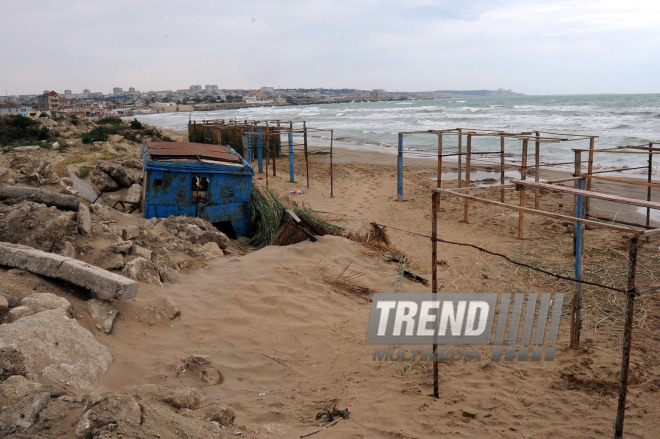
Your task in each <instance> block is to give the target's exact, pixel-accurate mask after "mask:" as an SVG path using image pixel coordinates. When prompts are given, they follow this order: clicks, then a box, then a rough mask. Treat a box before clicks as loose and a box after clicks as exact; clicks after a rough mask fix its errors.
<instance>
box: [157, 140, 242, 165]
mask: <svg viewBox="0 0 660 439" xmlns="http://www.w3.org/2000/svg"><path fill="white" fill-rule="evenodd" d="M146 153H147V157H148V159H149V160H155V161H160V160H172V159H179V160H186V159H188V160H199V161H204V160H212V161H214V162H226V163H239V164H240V163H243V158H242V157H241V156H240V155H238V154H236V153H235V152H233V151H232V149H231V148H230V147H228V146H221V145H209V144H205V143H191V142H148V143H147V144H146Z"/></svg>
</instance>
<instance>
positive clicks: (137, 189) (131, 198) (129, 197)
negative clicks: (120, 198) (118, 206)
mask: <svg viewBox="0 0 660 439" xmlns="http://www.w3.org/2000/svg"><path fill="white" fill-rule="evenodd" d="M141 199H142V186H140V185H139V184H137V183H134V184H132V185H131V187H129V188H128V191H127V192H126V197H125V198H124V201H128V202H129V203H139V202H140V200H141Z"/></svg>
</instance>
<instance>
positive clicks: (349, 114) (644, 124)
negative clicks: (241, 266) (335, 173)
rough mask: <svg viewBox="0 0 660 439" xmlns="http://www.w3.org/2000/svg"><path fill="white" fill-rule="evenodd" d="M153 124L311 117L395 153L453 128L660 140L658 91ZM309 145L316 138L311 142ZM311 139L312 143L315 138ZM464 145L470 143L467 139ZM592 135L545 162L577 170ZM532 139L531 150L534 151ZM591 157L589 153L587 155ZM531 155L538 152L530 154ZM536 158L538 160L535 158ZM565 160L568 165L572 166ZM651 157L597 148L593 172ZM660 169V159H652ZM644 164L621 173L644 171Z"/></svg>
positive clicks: (606, 143)
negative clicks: (577, 155)
mask: <svg viewBox="0 0 660 439" xmlns="http://www.w3.org/2000/svg"><path fill="white" fill-rule="evenodd" d="M137 119H138V120H140V121H141V122H145V123H148V124H150V125H153V126H156V127H160V128H169V129H186V127H187V124H188V122H189V121H190V120H194V121H197V122H203V121H205V120H217V119H225V120H227V119H235V120H238V121H243V120H281V121H294V122H296V121H303V120H304V121H306V124H307V127H313V128H320V129H327V130H333V139H334V145H335V146H342V147H348V148H353V149H363V150H364V149H366V150H380V151H385V152H391V153H393V154H394V153H396V150H397V143H398V133H399V132H409V131H426V130H438V129H451V128H467V129H483V130H498V131H499V130H501V131H506V132H529V131H542V132H553V133H573V134H580V135H585V136H598V138H597V140H596V148H610V147H616V146H618V145H640V144H648V143H649V142H660V94H630V95H620V94H616V95H615V94H606V95H573V96H514V97H466V98H444V99H430V100H429V99H426V100H408V101H381V102H350V103H338V104H313V105H299V106H264V107H251V108H242V109H238V110H222V111H204V112H191V113H188V112H186V113H159V114H151V115H139V116H137ZM310 135H311V136H312V137H316V142H317V143H319V144H325V145H327V144H329V131H316V132H314V133H311V134H310ZM310 142H312V141H310ZM506 142H507V143H506V151H507V161H509V162H510V163H515V161H516V157H519V154H520V150H521V148H520V144H521V141H520V140H517V139H510V140H507V141H506ZM312 143H313V142H312ZM463 145H465V140H464V141H463ZM499 145H500V140H499V138H497V137H488V138H483V137H482V138H473V150H474V151H481V152H490V151H493V152H499ZM403 146H404V151H405V153H404V156H407V157H413V156H417V157H420V156H429V157H431V156H434V155H436V154H437V137H436V136H432V135H405V136H404V138H403ZM456 146H457V139H456V137H455V136H447V137H445V138H444V147H445V152H447V153H451V152H452V151H456ZM588 147H589V140H588V139H587V140H576V141H569V142H560V143H544V144H543V145H542V148H541V153H540V158H541V162H542V163H543V164H545V165H546V166H548V167H550V166H551V165H550V164H552V163H565V164H564V165H559V166H554V167H555V168H566V169H573V165H571V164H570V163H572V162H573V160H574V152H573V151H572V149H573V148H588ZM533 150H534V147H533V144H531V145H530V154H533ZM498 157H499V156H498V155H496V154H493V155H489V154H483V155H481V156H479V158H478V160H477V161H482V162H488V161H492V162H496V161H497V162H499V159H498ZM585 158H586V157H585ZM530 160H533V156H530ZM531 163H533V162H531ZM567 163H568V164H567ZM647 163H648V155H646V154H636V155H624V154H606V153H598V154H596V156H595V168H596V169H619V168H637V167H640V166H646V165H647ZM653 165H654V166H653V168H654V171H655V172H657V170H658V168H660V157H658V159H657V160H655V162H654V163H653ZM646 172H647V171H646V170H643V169H630V170H629V171H624V173H629V174H635V173H637V174H646Z"/></svg>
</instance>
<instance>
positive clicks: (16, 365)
mask: <svg viewBox="0 0 660 439" xmlns="http://www.w3.org/2000/svg"><path fill="white" fill-rule="evenodd" d="M27 374H28V371H27V369H26V368H25V357H24V356H23V354H22V353H21V351H19V350H18V348H17V347H16V346H5V347H2V348H0V381H4V380H6V379H7V378H9V377H10V376H12V375H21V376H26V375H27Z"/></svg>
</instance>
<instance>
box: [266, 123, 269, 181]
mask: <svg viewBox="0 0 660 439" xmlns="http://www.w3.org/2000/svg"><path fill="white" fill-rule="evenodd" d="M269 146H270V135H269V134H268V128H266V148H265V150H266V187H268V158H269V156H270V148H269Z"/></svg>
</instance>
